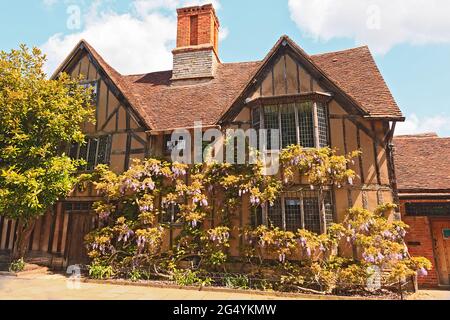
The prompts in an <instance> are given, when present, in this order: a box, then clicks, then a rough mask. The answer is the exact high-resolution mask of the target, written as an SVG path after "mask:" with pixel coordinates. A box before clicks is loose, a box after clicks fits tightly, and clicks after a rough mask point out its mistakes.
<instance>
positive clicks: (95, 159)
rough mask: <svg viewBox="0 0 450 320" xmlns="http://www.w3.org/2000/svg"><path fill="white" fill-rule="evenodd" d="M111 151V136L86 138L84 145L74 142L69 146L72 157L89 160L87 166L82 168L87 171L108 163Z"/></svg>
mask: <svg viewBox="0 0 450 320" xmlns="http://www.w3.org/2000/svg"><path fill="white" fill-rule="evenodd" d="M110 153H111V137H110V136H101V137H96V138H89V139H87V140H86V143H84V144H82V145H80V144H78V143H73V144H72V145H71V146H70V148H69V156H70V158H72V159H77V160H85V161H86V162H87V164H86V166H85V167H83V168H80V169H81V170H87V171H92V170H94V169H95V167H96V166H98V165H99V164H108V162H109V155H110Z"/></svg>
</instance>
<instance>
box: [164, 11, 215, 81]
mask: <svg viewBox="0 0 450 320" xmlns="http://www.w3.org/2000/svg"><path fill="white" fill-rule="evenodd" d="M177 13H178V32H177V48H176V49H175V50H173V75H172V80H173V81H175V80H186V79H202V78H214V73H215V70H216V67H217V64H218V63H220V61H219V57H218V50H219V45H218V38H219V36H218V34H219V20H218V19H217V16H216V13H215V10H214V8H213V6H212V5H211V4H208V5H204V6H196V7H188V8H182V9H178V10H177Z"/></svg>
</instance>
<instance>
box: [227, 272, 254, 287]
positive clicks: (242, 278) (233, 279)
mask: <svg viewBox="0 0 450 320" xmlns="http://www.w3.org/2000/svg"><path fill="white" fill-rule="evenodd" d="M224 282H225V286H226V287H227V288H232V289H242V290H247V289H249V288H250V280H249V279H248V277H247V276H246V275H231V276H230V275H226V276H225V279H224Z"/></svg>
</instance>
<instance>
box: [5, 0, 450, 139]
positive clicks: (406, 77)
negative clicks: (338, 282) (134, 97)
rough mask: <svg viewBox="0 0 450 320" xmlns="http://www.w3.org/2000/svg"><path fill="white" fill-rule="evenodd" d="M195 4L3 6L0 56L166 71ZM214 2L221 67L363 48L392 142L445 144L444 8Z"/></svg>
mask: <svg viewBox="0 0 450 320" xmlns="http://www.w3.org/2000/svg"><path fill="white" fill-rule="evenodd" d="M202 2H208V1H201V0H193V1H189V0H94V1H89V0H16V1H10V2H8V5H5V4H4V5H3V6H2V10H1V11H0V26H1V27H2V30H4V31H3V32H2V33H1V34H0V49H1V50H10V49H12V48H15V47H17V46H18V45H19V44H20V43H26V44H28V45H29V46H39V47H41V48H42V49H43V50H44V51H45V53H47V54H48V58H49V63H48V65H47V70H48V72H51V71H52V70H53V69H54V68H55V67H56V66H57V65H58V63H60V62H61V60H62V59H63V58H64V57H65V56H66V55H67V54H68V52H69V51H70V49H71V48H72V47H73V46H74V45H75V44H76V42H77V41H78V40H79V39H80V38H81V37H83V38H86V39H87V40H88V41H89V42H90V43H91V44H92V45H93V46H94V47H95V48H96V49H97V50H98V51H99V52H100V53H101V54H102V55H103V56H104V57H105V59H106V60H107V61H108V62H110V63H111V64H112V65H113V66H114V67H116V68H117V69H118V70H119V71H120V72H122V73H143V72H149V71H156V70H163V69H168V68H169V69H170V63H171V54H170V51H171V49H173V46H174V38H175V32H176V30H175V8H176V7H179V6H184V5H189V4H191V3H195V4H197V3H202ZM213 2H214V4H215V6H216V7H217V13H218V16H219V19H220V21H221V25H222V33H221V45H220V56H221V59H222V60H223V61H225V62H233V61H246V60H259V59H262V58H263V57H264V56H265V54H266V53H267V52H268V50H269V49H270V48H271V47H272V46H273V44H274V43H275V42H276V40H277V39H278V38H279V37H280V36H281V35H282V34H287V35H289V36H290V37H291V38H293V39H294V40H295V41H296V42H297V43H298V44H299V45H300V46H301V47H303V48H304V49H305V50H306V51H307V52H308V53H310V54H315V53H322V52H327V51H334V50H341V49H346V48H350V47H355V46H358V45H362V44H368V45H369V47H370V48H371V50H372V51H373V53H374V56H375V59H376V61H377V63H378V65H379V67H380V69H381V72H382V73H383V76H384V77H385V79H386V82H387V83H388V85H389V87H390V88H391V90H392V93H393V95H394V97H395V99H396V100H397V102H398V104H399V106H400V108H401V109H402V111H403V112H404V114H405V116H406V117H407V119H408V120H407V122H406V123H405V124H403V125H401V126H400V128H399V131H398V133H418V132H429V131H437V132H438V133H439V134H440V135H442V136H450V101H449V100H448V99H447V97H446V95H447V92H448V91H449V89H448V86H450V22H449V21H448V20H449V19H448V16H449V15H450V4H449V3H450V1H446V0H404V1H403V0H397V1H389V0H370V1H364V0H245V1H242V0H220V1H219V0H214V1H213ZM394 2H395V4H393V3H394ZM78 13H79V15H78ZM5 30H9V31H6V32H5ZM130 61H132V62H130Z"/></svg>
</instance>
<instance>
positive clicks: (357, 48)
mask: <svg viewBox="0 0 450 320" xmlns="http://www.w3.org/2000/svg"><path fill="white" fill-rule="evenodd" d="M360 49H367V50H369V51H370V48H369V46H368V45H363V46H358V47H353V48H348V49H342V50H336V51H329V52H323V53H316V54H312V55H311V57H319V56H326V55H328V54H333V53H345V52H349V51H356V50H360Z"/></svg>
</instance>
